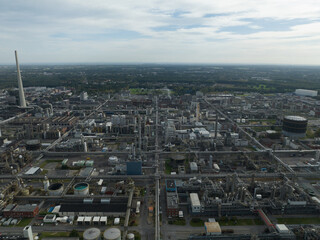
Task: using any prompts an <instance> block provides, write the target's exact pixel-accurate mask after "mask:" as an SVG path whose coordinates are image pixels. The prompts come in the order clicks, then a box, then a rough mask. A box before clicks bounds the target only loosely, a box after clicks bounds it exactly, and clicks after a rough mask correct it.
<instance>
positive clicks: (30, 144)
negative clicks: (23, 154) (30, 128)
mask: <svg viewBox="0 0 320 240" xmlns="http://www.w3.org/2000/svg"><path fill="white" fill-rule="evenodd" d="M40 148H41V143H40V140H38V139H33V140H29V141H27V143H26V149H27V150H28V151H35V150H39V149H40Z"/></svg>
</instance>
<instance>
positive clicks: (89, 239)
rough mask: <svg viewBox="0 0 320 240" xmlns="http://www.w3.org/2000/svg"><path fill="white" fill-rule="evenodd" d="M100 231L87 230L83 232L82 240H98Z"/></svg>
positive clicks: (95, 229) (94, 229) (96, 229)
mask: <svg viewBox="0 0 320 240" xmlns="http://www.w3.org/2000/svg"><path fill="white" fill-rule="evenodd" d="M100 236H101V231H100V229H98V228H89V229H87V230H85V231H84V233H83V239H84V240H100V239H101V238H100Z"/></svg>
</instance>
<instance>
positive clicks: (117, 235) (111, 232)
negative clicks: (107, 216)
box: [103, 227, 121, 240]
mask: <svg viewBox="0 0 320 240" xmlns="http://www.w3.org/2000/svg"><path fill="white" fill-rule="evenodd" d="M103 237H104V239H105V240H120V239H121V231H120V230H119V228H115V227H111V228H108V229H107V230H106V231H104V234H103Z"/></svg>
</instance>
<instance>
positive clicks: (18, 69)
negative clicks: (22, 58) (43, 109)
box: [14, 50, 27, 108]
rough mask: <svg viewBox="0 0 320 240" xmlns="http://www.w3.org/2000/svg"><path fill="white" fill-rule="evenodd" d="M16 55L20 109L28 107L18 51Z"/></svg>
mask: <svg viewBox="0 0 320 240" xmlns="http://www.w3.org/2000/svg"><path fill="white" fill-rule="evenodd" d="M14 53H15V56H16V65H17V76H18V87H19V99H20V107H23V108H25V107H27V105H26V99H25V98H24V91H23V85H22V79H21V73H20V67H19V62H18V53H17V50H15V51H14Z"/></svg>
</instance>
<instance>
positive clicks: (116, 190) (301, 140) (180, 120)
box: [0, 52, 320, 240]
mask: <svg viewBox="0 0 320 240" xmlns="http://www.w3.org/2000/svg"><path fill="white" fill-rule="evenodd" d="M15 56H16V65H17V76H18V89H19V104H16V105H13V104H11V103H10V98H9V96H7V97H6V98H4V97H3V98H1V99H0V101H1V103H2V104H1V105H0V108H1V111H0V117H1V119H2V120H1V122H0V134H1V135H0V155H1V158H0V172H1V182H0V197H1V200H0V205H1V219H0V224H1V226H0V228H1V230H0V232H1V237H0V239H2V237H6V238H7V239H39V238H41V239H52V238H51V237H64V238H67V237H70V239H85V240H93V239H108V240H112V239H114V240H115V239H117V240H118V239H123V240H124V239H130V240H132V239H149V240H150V239H157V240H159V239H275V240H276V239H320V227H319V223H320V221H319V215H320V178H319V174H320V138H319V136H320V135H319V136H318V135H317V134H318V129H319V126H320V120H319V118H318V117H319V113H320V107H319V106H320V104H319V101H318V100H316V99H314V98H311V97H309V96H300V95H299V96H298V95H294V94H293V93H290V94H289V93H286V94H285V93H281V94H280V93H279V94H273V95H270V94H269V95H263V94H258V93H248V94H242V95H240V94H238V95H237V94H204V93H202V92H197V93H196V94H195V95H191V94H185V95H173V94H171V91H170V89H168V88H166V89H158V93H157V94H156V95H154V94H145V95H136V94H133V93H131V92H130V91H120V92H118V93H112V94H103V95H99V94H97V95H90V94H88V93H87V92H80V93H79V92H75V91H74V90H73V89H71V88H70V89H68V88H65V87H58V88H47V87H45V88H30V89H29V88H25V89H24V88H23V84H22V78H21V73H20V69H19V64H18V57H17V52H15ZM300 90H301V89H300ZM300 90H299V91H297V93H299V94H305V92H304V91H300ZM306 93H308V92H306ZM312 94H313V93H312ZM57 99H59V100H57ZM9 226H11V227H9ZM55 234H56V235H55ZM59 234H60V235H59ZM64 238H63V239H64ZM60 239H62V238H60Z"/></svg>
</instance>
